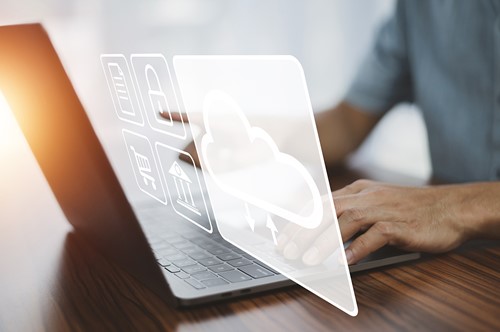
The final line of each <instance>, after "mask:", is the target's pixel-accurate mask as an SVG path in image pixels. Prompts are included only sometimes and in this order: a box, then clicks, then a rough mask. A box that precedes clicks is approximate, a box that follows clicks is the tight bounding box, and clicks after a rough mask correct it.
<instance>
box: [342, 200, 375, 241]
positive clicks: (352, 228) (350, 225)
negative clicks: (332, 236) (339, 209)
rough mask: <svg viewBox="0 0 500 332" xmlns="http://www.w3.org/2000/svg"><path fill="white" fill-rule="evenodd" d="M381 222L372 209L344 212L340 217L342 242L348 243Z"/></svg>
mask: <svg viewBox="0 0 500 332" xmlns="http://www.w3.org/2000/svg"><path fill="white" fill-rule="evenodd" d="M378 220H380V219H379V218H378V216H377V215H376V214H375V213H373V212H372V210H370V209H367V208H365V209H350V210H346V211H344V213H342V214H341V215H340V216H339V217H338V221H339V228H340V233H341V235H342V241H343V242H346V241H347V240H349V239H350V238H351V237H353V236H354V235H355V234H357V233H358V232H360V231H362V230H364V229H367V228H369V227H370V226H371V225H373V224H374V223H375V222H377V221H378Z"/></svg>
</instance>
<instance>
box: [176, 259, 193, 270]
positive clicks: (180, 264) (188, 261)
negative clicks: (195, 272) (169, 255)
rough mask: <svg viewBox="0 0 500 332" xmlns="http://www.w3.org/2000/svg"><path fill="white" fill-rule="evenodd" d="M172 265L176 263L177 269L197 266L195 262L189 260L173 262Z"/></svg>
mask: <svg viewBox="0 0 500 332" xmlns="http://www.w3.org/2000/svg"><path fill="white" fill-rule="evenodd" d="M172 263H174V264H175V265H176V266H177V267H180V268H183V267H186V266H190V265H195V264H196V262H195V261H193V260H191V259H189V258H188V259H181V260H178V261H173V262H172Z"/></svg>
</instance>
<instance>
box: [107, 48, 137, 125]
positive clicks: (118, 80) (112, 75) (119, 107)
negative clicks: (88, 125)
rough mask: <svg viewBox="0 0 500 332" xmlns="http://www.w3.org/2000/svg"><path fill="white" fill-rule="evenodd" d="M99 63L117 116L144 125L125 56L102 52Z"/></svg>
mask: <svg viewBox="0 0 500 332" xmlns="http://www.w3.org/2000/svg"><path fill="white" fill-rule="evenodd" d="M101 65H102V69H103V70H104V76H105V77H106V82H107V84H108V88H109V92H110V94H111V100H112V101H113V105H114V108H115V112H116V115H117V116H118V118H119V119H120V120H122V121H125V122H128V123H132V124H135V125H139V126H144V118H143V117H142V113H141V111H140V106H139V101H138V100H137V94H136V91H135V85H134V82H133V81H132V75H131V73H130V69H129V67H128V63H127V60H126V59H125V57H124V56H123V55H121V54H103V55H101Z"/></svg>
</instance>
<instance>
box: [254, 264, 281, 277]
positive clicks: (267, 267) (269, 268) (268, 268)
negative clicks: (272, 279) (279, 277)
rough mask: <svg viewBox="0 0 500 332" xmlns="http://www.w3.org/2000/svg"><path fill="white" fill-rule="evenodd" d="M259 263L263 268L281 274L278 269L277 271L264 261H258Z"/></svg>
mask: <svg viewBox="0 0 500 332" xmlns="http://www.w3.org/2000/svg"><path fill="white" fill-rule="evenodd" d="M257 263H258V264H259V265H260V266H262V267H263V268H265V269H267V270H269V271H271V272H272V273H274V274H280V273H279V272H278V271H276V270H275V269H273V268H271V267H269V266H267V265H266V264H264V263H262V262H257Z"/></svg>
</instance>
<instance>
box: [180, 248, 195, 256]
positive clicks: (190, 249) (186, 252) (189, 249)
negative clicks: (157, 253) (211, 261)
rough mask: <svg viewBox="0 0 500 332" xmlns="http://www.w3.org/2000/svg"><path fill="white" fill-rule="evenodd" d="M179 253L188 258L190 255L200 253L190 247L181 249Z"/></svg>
mask: <svg viewBox="0 0 500 332" xmlns="http://www.w3.org/2000/svg"><path fill="white" fill-rule="evenodd" d="M181 251H182V252H183V253H185V254H186V255H189V256H190V255H191V254H192V253H196V252H200V249H198V248H196V247H195V246H192V247H188V248H184V249H181Z"/></svg>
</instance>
